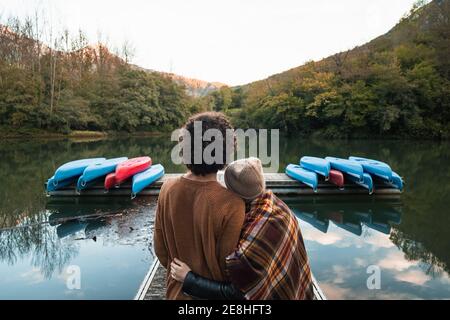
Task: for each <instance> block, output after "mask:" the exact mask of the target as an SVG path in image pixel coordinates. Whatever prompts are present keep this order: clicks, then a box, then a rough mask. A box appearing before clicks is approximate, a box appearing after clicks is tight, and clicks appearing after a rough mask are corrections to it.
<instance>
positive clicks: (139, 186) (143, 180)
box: [132, 164, 164, 197]
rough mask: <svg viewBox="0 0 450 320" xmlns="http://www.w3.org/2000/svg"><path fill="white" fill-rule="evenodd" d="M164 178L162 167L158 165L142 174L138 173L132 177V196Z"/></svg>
mask: <svg viewBox="0 0 450 320" xmlns="http://www.w3.org/2000/svg"><path fill="white" fill-rule="evenodd" d="M163 176H164V167H163V166H162V165H160V164H156V165H154V166H151V167H150V168H149V169H147V170H146V171H144V172H141V173H138V174H136V175H135V176H134V177H133V185H132V196H133V197H136V195H137V194H138V193H139V192H141V191H142V190H144V189H145V188H147V187H148V186H149V185H151V184H152V183H154V182H156V181H158V180H159V179H161V178H162V177H163Z"/></svg>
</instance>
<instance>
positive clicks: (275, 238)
mask: <svg viewBox="0 0 450 320" xmlns="http://www.w3.org/2000/svg"><path fill="white" fill-rule="evenodd" d="M226 265H227V268H226V269H227V273H228V276H229V278H230V280H231V282H232V283H233V284H234V285H235V286H236V287H237V288H239V289H240V290H241V291H242V292H243V293H244V294H245V297H246V298H247V299H248V300H310V299H313V298H314V295H313V286H312V279H311V278H312V277H311V270H310V267H309V262H308V257H307V254H306V250H305V246H304V243H303V237H302V234H301V231H300V228H299V225H298V222H297V219H296V218H295V216H294V215H293V213H292V212H291V210H290V209H289V208H288V207H287V205H286V204H285V203H284V202H283V201H281V200H280V199H278V198H277V197H276V196H275V195H274V194H273V192H272V191H267V192H266V193H264V194H263V195H262V196H260V197H259V198H257V199H256V200H254V201H253V202H252V204H251V207H250V211H249V213H247V214H246V221H245V223H244V228H243V231H242V235H241V240H240V242H239V245H238V249H237V250H236V251H235V252H234V253H233V254H231V255H230V256H229V257H227V259H226Z"/></svg>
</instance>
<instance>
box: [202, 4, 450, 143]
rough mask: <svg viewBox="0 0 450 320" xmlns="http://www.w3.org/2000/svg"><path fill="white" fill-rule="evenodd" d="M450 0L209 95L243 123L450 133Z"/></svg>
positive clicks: (329, 130) (296, 130) (352, 131)
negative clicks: (354, 42)
mask: <svg viewBox="0 0 450 320" xmlns="http://www.w3.org/2000/svg"><path fill="white" fill-rule="evenodd" d="M449 17H450V0H435V1H432V2H431V3H429V4H425V2H424V1H420V2H418V3H417V4H416V5H415V6H414V8H413V9H412V10H411V12H410V13H409V14H408V15H406V16H405V17H404V18H403V19H402V20H401V21H400V22H399V24H398V25H397V26H395V27H394V28H393V29H392V30H391V31H390V32H388V33H387V34H386V35H383V36H381V37H379V38H377V39H375V40H373V41H371V42H370V43H368V44H366V45H363V46H360V47H357V48H354V49H353V50H350V51H347V52H341V53H338V54H336V55H333V56H331V57H329V58H326V59H324V60H322V61H318V62H310V63H307V64H306V65H304V66H301V67H298V68H295V69H292V70H289V71H287V72H283V73H281V74H278V75H274V76H272V77H270V78H268V79H265V80H262V81H258V82H254V83H251V84H248V85H246V86H242V87H239V88H233V89H231V88H222V89H221V90H220V91H217V92H214V93H213V94H211V95H210V96H209V97H207V98H205V99H204V100H203V104H204V106H206V107H209V108H213V109H215V110H223V111H227V112H228V113H229V114H230V115H232V116H233V118H234V121H235V123H236V124H237V125H239V126H242V127H265V128H281V129H283V130H285V131H287V132H289V133H291V134H296V135H298V134H305V135H311V134H318V135H323V136H333V137H336V136H338V137H368V136H371V137H376V136H382V137H424V138H449V137H450V78H449V76H450V65H449V61H450V59H449V57H450V25H449Z"/></svg>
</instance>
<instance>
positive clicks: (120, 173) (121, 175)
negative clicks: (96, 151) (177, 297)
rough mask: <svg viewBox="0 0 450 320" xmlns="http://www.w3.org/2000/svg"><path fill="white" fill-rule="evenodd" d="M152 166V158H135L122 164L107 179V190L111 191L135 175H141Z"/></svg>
mask: <svg viewBox="0 0 450 320" xmlns="http://www.w3.org/2000/svg"><path fill="white" fill-rule="evenodd" d="M151 166H152V159H151V158H150V157H141V158H134V159H130V160H127V161H125V162H122V163H121V164H119V165H118V166H117V168H116V172H115V173H111V174H109V175H108V176H107V177H106V179H105V189H106V190H109V189H111V188H113V187H115V186H118V185H120V184H122V183H124V182H125V181H126V180H128V179H130V178H131V177H133V176H134V175H136V174H138V173H141V172H143V171H145V170H147V169H148V168H150V167H151Z"/></svg>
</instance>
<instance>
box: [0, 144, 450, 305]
mask: <svg viewBox="0 0 450 320" xmlns="http://www.w3.org/2000/svg"><path fill="white" fill-rule="evenodd" d="M173 145H174V143H172V142H171V141H170V138H169V137H165V136H164V137H148V138H126V139H106V140H81V141H74V140H11V141H1V142H0V182H1V185H2V188H0V230H1V231H0V275H8V277H0V298H23V297H25V298H46V297H56V298H68V297H75V298H81V297H84V298H132V297H133V294H134V293H135V291H136V289H137V286H138V285H139V282H140V281H141V280H142V278H143V276H144V275H145V273H146V271H147V269H148V266H149V264H150V263H151V262H152V261H153V255H152V252H151V247H152V243H151V237H152V236H151V232H152V231H151V226H152V223H153V213H154V206H155V203H154V200H152V199H141V200H139V201H137V202H136V201H135V202H131V201H129V200H128V199H122V200H120V199H111V198H104V199H101V198H100V199H98V198H97V199H90V198H85V199H79V200H76V199H50V201H49V200H48V199H47V198H46V196H45V193H44V190H43V184H44V182H45V181H46V179H48V178H49V177H50V176H51V175H52V174H53V172H54V170H55V169H56V168H57V167H58V166H59V165H61V164H62V163H65V162H67V161H70V160H73V159H76V158H93V157H99V156H104V157H108V158H115V157H120V156H128V157H135V156H140V155H150V156H151V157H152V158H153V160H154V161H155V162H158V163H162V164H163V165H164V166H165V168H166V171H167V172H183V171H184V168H183V167H182V166H176V165H174V164H173V163H172V161H171V159H170V151H171V149H172V147H173ZM301 155H315V156H319V157H325V156H329V155H333V156H337V157H348V156H349V155H355V156H361V157H366V158H374V159H380V160H384V161H385V162H388V163H389V164H390V165H391V166H392V168H393V169H394V170H395V171H396V172H399V173H400V174H401V175H402V176H403V177H404V178H405V181H406V183H407V184H406V189H405V192H404V193H403V195H402V196H401V201H398V200H396V201H398V202H396V201H393V202H392V201H391V200H390V201H388V202H383V201H381V200H380V199H375V198H366V199H364V200H362V199H363V198H357V199H353V198H342V197H340V198H334V199H332V198H328V200H327V201H328V203H324V202H322V201H323V200H321V199H317V198H314V200H312V199H311V198H308V199H309V200H305V201H303V200H300V203H299V201H298V200H297V203H296V204H295V203H291V204H290V205H291V207H292V208H293V210H295V211H296V213H297V215H298V217H299V219H300V221H301V226H302V229H303V231H304V235H305V240H306V243H307V246H308V251H309V254H310V257H311V262H312V265H313V268H314V272H315V275H316V276H317V278H318V279H319V281H320V282H321V283H323V289H324V291H325V293H326V294H327V295H329V296H333V293H336V297H341V298H364V297H365V298H387V297H390V296H391V297H394V298H395V297H416V298H417V297H419V298H423V297H429V298H450V293H449V287H450V281H449V280H448V273H449V272H450V233H449V232H448V226H450V215H449V214H448V211H449V210H448V200H447V199H448V195H449V194H450V183H449V181H450V143H448V142H430V141H423V142H421V141H373V140H371V141H366V140H364V141H357V140H352V141H347V140H335V141H332V140H328V141H326V140H314V139H296V138H289V139H288V138H284V137H282V138H281V140H280V163H281V165H280V170H281V171H282V170H283V169H284V167H285V166H286V164H288V163H297V162H298V161H299V158H300V156H301ZM105 199H106V200H105ZM358 199H360V201H359V202H358ZM302 201H303V202H302ZM308 201H309V202H308ZM311 201H312V202H311ZM94 239H95V240H96V241H94ZM71 264H79V265H81V266H82V267H83V270H84V279H86V281H87V283H91V284H92V286H88V287H86V288H85V290H84V291H83V292H82V293H83V294H82V295H80V296H78V295H77V294H76V293H73V292H66V290H65V287H64V284H63V283H61V279H62V278H64V277H63V275H64V270H65V269H66V268H67V266H69V265H71ZM368 264H379V265H380V266H382V267H383V270H384V269H385V270H387V271H386V274H384V276H383V281H384V283H385V286H384V289H383V290H382V291H381V292H378V293H373V292H371V293H368V292H367V288H366V287H365V281H366V279H367V274H366V272H365V268H364V267H366V266H367V265H368ZM94 284H95V285H94ZM43 293H44V296H43Z"/></svg>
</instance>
